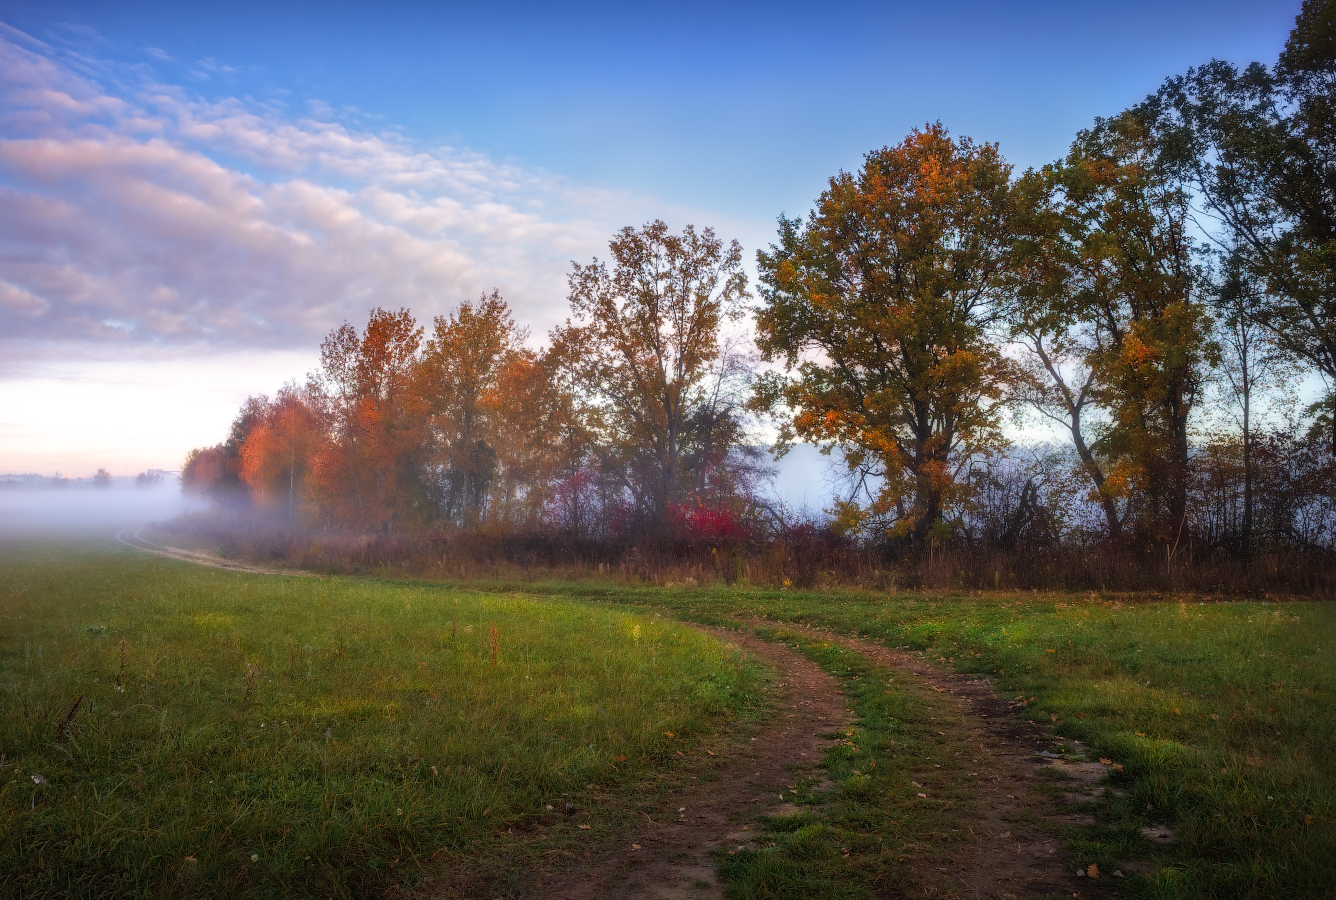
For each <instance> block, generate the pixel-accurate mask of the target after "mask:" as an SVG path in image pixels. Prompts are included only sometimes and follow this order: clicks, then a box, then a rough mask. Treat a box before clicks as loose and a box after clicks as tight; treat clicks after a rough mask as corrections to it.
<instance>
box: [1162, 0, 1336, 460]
mask: <svg viewBox="0 0 1336 900" xmlns="http://www.w3.org/2000/svg"><path fill="white" fill-rule="evenodd" d="M1334 23H1336V0H1304V4H1303V8H1302V10H1301V11H1300V13H1299V16H1298V18H1297V19H1296V21H1295V26H1294V30H1293V31H1292V32H1291V33H1290V37H1289V40H1288V41H1287V42H1286V44H1285V48H1284V50H1283V51H1282V53H1281V55H1280V58H1279V60H1278V61H1277V63H1276V65H1275V66H1274V67H1273V68H1271V69H1268V68H1267V67H1266V66H1264V65H1262V64H1260V63H1253V64H1251V65H1249V66H1247V67H1246V68H1244V69H1243V70H1239V69H1237V68H1235V67H1234V66H1232V65H1230V64H1228V63H1225V62H1221V61H1219V60H1214V61H1212V62H1211V63H1209V64H1208V65H1205V66H1202V67H1200V68H1195V69H1189V70H1188V72H1187V73H1186V74H1185V75H1181V76H1177V77H1174V78H1170V79H1168V80H1167V81H1166V82H1165V84H1164V86H1163V87H1162V88H1161V89H1160V91H1159V92H1158V93H1156V94H1155V95H1153V96H1151V97H1149V98H1147V100H1146V102H1145V103H1143V104H1141V106H1139V107H1138V108H1137V110H1136V113H1137V115H1138V116H1139V117H1141V118H1142V119H1143V120H1144V121H1145V122H1147V123H1148V125H1149V127H1153V128H1154V129H1156V130H1158V131H1160V132H1161V133H1163V134H1164V135H1166V137H1167V138H1168V139H1169V140H1171V141H1172V142H1173V144H1174V146H1175V148H1176V151H1177V163H1178V164H1179V165H1180V166H1181V167H1182V168H1183V170H1184V171H1185V172H1186V173H1188V175H1189V177H1190V178H1191V180H1192V183H1193V185H1194V187H1195V189H1196V192H1197V196H1198V197H1199V198H1200V200H1201V203H1202V206H1203V209H1204V211H1206V212H1208V213H1209V214H1211V216H1213V217H1214V219H1215V222H1216V224H1217V226H1219V227H1218V228H1217V229H1216V231H1217V234H1216V239H1217V240H1218V241H1219V243H1220V244H1221V246H1223V247H1230V246H1232V245H1235V244H1237V246H1238V248H1239V251H1240V252H1241V254H1242V256H1243V258H1244V259H1245V260H1246V262H1247V264H1248V266H1249V267H1250V269H1251V270H1252V272H1253V273H1254V274H1255V275H1256V276H1258V277H1259V278H1261V279H1262V281H1263V282H1264V284H1265V288H1266V293H1265V296H1266V297H1267V298H1268V303H1267V306H1266V308H1265V309H1263V310H1261V311H1260V313H1261V315H1260V317H1259V321H1260V322H1261V323H1262V324H1264V325H1265V326H1267V327H1268V328H1270V329H1271V330H1273V331H1274V332H1275V334H1276V336H1277V340H1278V342H1279V343H1280V345H1281V346H1282V347H1283V348H1284V349H1286V350H1288V351H1290V352H1291V353H1293V354H1294V355H1295V356H1297V357H1299V358H1301V359H1304V360H1306V361H1307V362H1308V363H1309V364H1310V365H1312V366H1313V367H1314V368H1315V369H1316V370H1317V371H1318V372H1320V373H1321V374H1322V376H1323V377H1324V379H1325V380H1326V382H1327V385H1328V393H1327V396H1326V397H1325V398H1324V400H1323V402H1322V404H1321V406H1322V407H1323V408H1324V409H1325V412H1324V417H1325V416H1330V420H1329V422H1328V424H1329V426H1330V428H1331V432H1330V435H1331V439H1332V441H1333V446H1336V415H1332V412H1333V411H1336V25H1334Z"/></svg>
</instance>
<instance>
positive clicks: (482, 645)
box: [0, 544, 1336, 898]
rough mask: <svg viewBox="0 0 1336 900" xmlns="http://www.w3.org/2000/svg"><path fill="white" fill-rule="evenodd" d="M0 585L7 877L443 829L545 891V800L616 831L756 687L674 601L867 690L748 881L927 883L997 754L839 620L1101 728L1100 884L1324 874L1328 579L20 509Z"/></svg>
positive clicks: (1311, 892) (1061, 733) (292, 881)
mask: <svg viewBox="0 0 1336 900" xmlns="http://www.w3.org/2000/svg"><path fill="white" fill-rule="evenodd" d="M0 613H2V615H0V705H2V706H0V716H2V717H0V752H2V753H4V754H5V758H4V760H3V765H4V768H3V769H0V893H4V894H5V895H6V896H9V895H15V896H70V895H74V896H78V895H83V896H143V895H160V896H197V895H209V896H257V897H260V896H331V895H334V896H378V895H382V894H383V893H384V892H385V891H386V890H392V889H393V890H409V891H412V890H418V889H423V890H429V888H425V887H424V881H423V879H424V878H425V877H428V876H429V873H432V872H436V873H437V874H439V873H440V862H439V861H440V859H441V853H442V852H444V853H445V854H447V856H448V858H449V859H450V860H453V861H455V862H459V861H468V860H473V861H477V860H483V861H484V862H483V863H482V864H481V866H482V868H483V869H487V870H489V871H492V872H495V873H504V877H498V878H496V879H494V883H496V884H500V885H502V887H503V888H504V889H503V890H499V891H497V892H496V893H498V894H505V895H507V896H509V895H514V894H517V893H522V892H523V890H524V887H525V879H526V871H525V866H528V865H531V864H532V863H533V860H534V859H535V856H534V851H533V846H532V845H533V843H534V841H535V840H536V839H537V838H535V834H537V833H538V832H541V831H543V829H544V828H550V833H549V834H547V836H544V837H542V838H541V839H542V840H544V841H550V840H552V838H551V835H552V834H555V833H556V832H558V831H560V832H561V833H562V835H563V837H562V838H561V840H562V841H565V842H566V844H565V845H563V846H565V847H568V848H578V847H579V846H580V842H581V841H585V842H588V846H590V847H594V846H595V845H597V843H598V842H599V841H601V840H604V839H605V837H606V836H607V833H608V831H609V830H611V829H614V828H615V822H616V819H617V815H618V808H619V807H624V808H625V809H627V810H629V809H632V807H633V806H634V804H635V803H638V802H641V801H642V800H643V796H642V794H643V791H645V790H646V789H647V788H646V785H647V784H649V785H650V787H649V789H650V790H652V789H653V788H652V784H653V781H654V779H655V778H656V777H659V776H660V775H661V774H662V773H663V772H665V771H670V770H672V769H673V768H674V767H678V768H680V767H681V766H682V765H684V763H683V759H684V757H682V756H680V755H679V754H678V751H682V750H686V751H688V756H691V755H692V754H691V753H690V751H692V750H693V749H695V748H699V747H702V746H712V747H714V748H715V749H716V750H720V751H721V752H722V750H723V749H724V748H725V747H726V746H727V743H728V742H729V741H738V740H743V739H744V737H743V735H745V733H746V730H747V728H748V727H750V726H749V724H748V723H749V722H755V721H757V719H758V717H761V716H764V715H767V714H768V712H769V710H768V706H767V704H768V701H767V699H766V698H767V691H768V688H767V685H768V683H769V678H770V673H767V672H766V671H763V670H762V669H760V668H759V667H757V666H756V665H755V664H754V663H751V662H748V661H747V660H746V659H744V657H743V656H742V655H740V654H739V653H738V652H737V650H736V649H735V648H731V647H728V646H727V645H725V644H722V643H720V642H718V641H716V640H714V639H712V638H710V637H707V636H705V635H702V634H700V633H699V632H696V631H694V630H693V629H691V628H689V627H687V626H686V625H684V624H682V623H684V622H698V623H701V624H724V625H730V626H733V627H742V628H744V629H746V630H749V631H751V632H752V633H753V634H754V635H755V638H756V639H765V640H780V641H784V642H785V643H788V644H790V645H791V646H795V647H797V648H798V649H799V650H801V651H802V652H803V653H805V654H807V655H808V656H809V658H811V659H812V660H813V661H815V662H816V663H818V664H819V665H820V666H822V667H823V668H825V669H826V670H827V671H828V672H830V673H831V674H833V675H835V676H836V677H837V678H838V679H839V681H840V684H841V688H842V690H843V691H844V692H845V694H846V696H847V697H848V698H849V702H850V708H851V709H852V710H853V711H854V714H855V716H856V721H857V724H856V726H855V727H854V728H852V729H851V730H849V731H848V732H847V733H845V732H841V734H840V737H841V740H840V742H839V744H838V745H837V746H836V747H835V748H834V749H832V750H831V752H830V754H829V756H828V758H827V759H826V760H825V761H824V766H825V774H826V775H828V776H829V778H830V779H831V780H830V785H831V786H830V787H829V789H826V790H818V789H816V788H815V787H814V786H813V785H812V784H805V785H804V786H803V787H802V788H801V790H800V791H799V795H800V798H801V799H800V804H801V812H800V813H799V814H797V815H790V816H783V817H779V818H775V819H771V820H768V821H765V822H763V823H762V833H763V837H764V839H763V840H762V841H761V842H760V844H758V845H757V846H753V847H748V848H746V849H743V850H739V851H737V852H735V853H730V854H724V853H723V852H722V849H721V852H720V854H719V855H718V857H717V860H718V863H719V867H720V872H721V874H722V876H723V878H724V880H725V882H726V883H727V884H728V890H729V895H730V896H731V897H736V898H762V897H770V898H777V897H794V898H797V897H866V896H879V895H886V894H893V895H899V894H905V893H906V892H912V891H914V890H916V889H919V888H922V887H924V886H925V884H927V882H925V881H924V880H923V878H922V876H923V873H924V872H925V871H928V869H927V868H926V867H929V866H931V867H936V866H937V865H938V864H939V863H942V862H943V861H946V860H949V859H950V858H951V857H952V854H960V853H964V852H969V851H970V848H971V847H972V846H975V845H972V844H971V843H970V839H969V838H968V837H967V836H966V834H967V831H968V828H967V827H966V826H967V825H968V824H969V823H970V822H971V821H974V819H973V818H972V817H973V816H975V815H976V814H977V809H976V806H974V805H972V804H976V803H977V802H978V801H977V798H975V797H974V796H973V794H972V791H971V788H970V784H971V781H970V779H969V777H967V776H971V775H973V774H974V773H971V772H967V771H966V770H967V769H970V768H974V769H976V770H977V769H978V768H979V765H978V760H971V759H969V758H968V754H966V756H964V757H962V756H961V754H959V753H952V752H948V749H949V748H950V747H952V746H955V744H954V743H952V742H957V743H959V742H960V741H961V740H963V739H964V738H963V735H965V734H966V732H967V731H968V728H969V726H970V723H968V722H966V721H964V720H963V719H962V720H949V715H948V709H947V708H946V707H943V706H942V704H941V703H939V702H938V697H936V696H935V695H933V694H932V693H931V692H930V691H929V690H928V689H927V688H926V687H925V686H924V685H922V684H919V683H917V682H916V680H915V679H913V678H907V677H905V673H904V672H901V671H897V670H895V669H893V668H889V667H887V666H885V665H882V664H878V663H876V662H874V661H873V660H871V659H869V658H868V657H867V656H865V655H863V654H861V653H858V652H854V651H852V650H850V649H848V648H844V647H841V646H838V645H837V644H835V643H832V641H831V640H829V639H827V638H825V637H823V636H822V635H821V634H819V633H818V632H817V631H816V630H815V629H822V630H824V631H826V632H832V633H837V634H842V635H848V636H852V637H857V638H861V639H865V640H867V641H868V642H871V643H877V644H879V645H883V646H888V647H903V648H907V649H909V650H913V651H917V652H920V653H922V654H923V657H924V658H925V659H927V660H929V661H931V662H933V663H934V664H935V665H937V666H939V667H940V668H941V669H942V670H944V671H956V672H961V673H974V674H982V675H987V676H989V677H990V678H991V679H992V682H993V684H994V685H995V686H996V688H997V690H998V691H999V693H1000V694H1002V696H1003V698H1004V700H1006V701H1010V702H1011V703H1013V704H1014V705H1015V709H1014V712H1013V715H1014V716H1015V717H1016V719H1017V720H1018V721H1028V722H1032V723H1036V727H1040V726H1042V727H1043V728H1044V729H1045V730H1046V733H1047V734H1048V735H1049V736H1050V738H1051V741H1052V747H1053V749H1054V750H1055V751H1057V752H1059V753H1063V752H1068V751H1069V750H1071V749H1072V748H1074V747H1075V746H1076V745H1075V744H1074V743H1073V742H1075V741H1080V742H1082V743H1083V745H1084V746H1085V747H1086V748H1087V750H1086V752H1087V754H1088V755H1089V756H1090V757H1091V758H1102V759H1107V760H1109V761H1110V765H1109V767H1108V769H1107V771H1108V780H1107V785H1108V786H1109V787H1110V788H1112V789H1113V790H1112V791H1110V792H1108V793H1105V794H1103V795H1102V797H1101V798H1100V800H1099V801H1098V802H1095V803H1091V804H1088V808H1087V809H1086V810H1085V812H1087V813H1088V814H1090V815H1092V816H1093V817H1094V824H1093V825H1068V826H1064V827H1063V828H1062V829H1061V839H1062V841H1063V842H1064V844H1065V847H1066V850H1067V852H1068V853H1069V854H1070V855H1071V856H1072V857H1073V858H1076V859H1079V860H1080V861H1081V864H1082V865H1085V864H1087V863H1093V864H1096V865H1098V866H1099V868H1100V870H1102V871H1103V872H1105V873H1111V872H1113V871H1119V872H1120V874H1121V875H1122V876H1123V877H1122V878H1120V879H1118V880H1117V881H1116V882H1114V881H1113V880H1112V879H1107V880H1106V882H1101V885H1103V886H1104V889H1105V890H1109V889H1112V890H1113V891H1114V892H1115V893H1116V894H1117V895H1119V896H1127V897H1146V898H1207V897H1210V898H1217V897H1239V898H1244V897H1246V898H1270V897H1326V896H1330V895H1331V888H1330V886H1331V885H1332V884H1336V802H1333V801H1334V800H1336V767H1333V766H1332V765H1331V764H1330V762H1329V756H1328V754H1329V748H1330V747H1331V746H1332V744H1333V740H1334V739H1336V712H1333V704H1332V700H1333V688H1336V664H1334V663H1333V660H1332V655H1333V650H1334V649H1336V608H1333V607H1332V606H1331V605H1330V604H1326V603H1320V602H1297V601H1296V602H1238V601H1231V602H1216V601H1214V600H1213V599H1212V598H1210V597H1207V596H1200V595H1182V596H1139V595H1101V594H1088V595H1071V594H1066V595H1055V594H1038V593H1015V592H1012V593H998V594H983V593H980V594H964V593H949V592H942V593H924V592H910V591H899V592H872V591H861V590H828V591H815V592H814V591H800V590H796V589H792V588H783V589H775V588H759V587H752V586H746V585H740V584H735V585H731V586H730V585H718V586H695V585H690V586H682V585H678V586H663V585H649V584H639V583H634V582H631V581H625V582H621V583H618V582H615V581H613V580H611V579H606V578H605V579H593V580H590V579H584V580H576V579H568V580H524V581H477V580H473V581H466V582H464V581H461V582H458V583H447V582H431V581H421V580H417V581H413V580H392V579H389V578H376V577H373V576H365V577H358V578H321V579H317V578H302V577H295V576H264V575H244V574H239V573H236V572H226V571H220V570H214V569H208V568H204V567H193V566H189V565H185V564H180V563H176V562H173V561H167V560H161V559H157V558H154V557H150V556H148V555H147V554H136V553H135V552H133V551H130V550H128V549H125V550H108V549H107V548H106V547H105V545H104V546H101V547H98V546H94V545H83V546H58V545H55V544H28V545H14V544H11V545H10V546H9V547H8V548H7V549H5V550H4V551H3V554H2V555H0ZM80 698H82V699H80ZM976 724H977V723H976ZM670 735H671V736H670ZM696 756H697V757H699V756H700V755H699V754H696ZM874 760H875V762H876V765H875V766H870V765H869V763H870V762H872V761H874ZM1114 763H1116V766H1115V765H1113V764H1114ZM693 771H694V770H693ZM925 771H926V772H927V775H926V776H925V775H924V774H923V773H924V772H925ZM925 777H926V778H931V779H933V781H931V782H928V781H924V779H925ZM911 779H918V780H919V781H923V783H924V784H925V785H929V787H928V788H927V790H929V791H931V792H932V801H931V802H929V801H924V800H923V799H922V795H921V794H919V793H916V791H917V785H916V784H915V782H913V781H911ZM39 780H40V781H39ZM911 785H914V786H913V787H911ZM594 795H597V797H598V799H597V800H595V799H593V797H594ZM568 804H569V805H568ZM549 807H552V808H551V809H549ZM595 807H597V808H595ZM575 810H578V812H574V811H575ZM572 816H573V817H572ZM586 820H588V821H589V822H592V823H593V828H592V829H590V830H577V829H578V827H579V825H580V824H585V823H586ZM600 823H602V824H600ZM609 823H611V824H609ZM1150 827H1154V828H1156V829H1159V830H1161V831H1163V830H1167V831H1168V832H1169V833H1171V834H1172V836H1173V837H1172V840H1170V841H1169V842H1167V843H1157V842H1156V841H1154V840H1152V839H1151V838H1150V837H1149V836H1148V832H1147V830H1146V829H1148V828H1150ZM549 845H550V844H549ZM549 845H545V846H549ZM933 871H935V868H934V869H933ZM1110 884H1112V888H1110V887H1109V885H1110ZM1091 887H1094V885H1091Z"/></svg>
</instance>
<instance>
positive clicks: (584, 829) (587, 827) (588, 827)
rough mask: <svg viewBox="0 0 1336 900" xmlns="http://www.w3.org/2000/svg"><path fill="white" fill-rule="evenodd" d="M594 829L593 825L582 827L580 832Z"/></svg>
mask: <svg viewBox="0 0 1336 900" xmlns="http://www.w3.org/2000/svg"><path fill="white" fill-rule="evenodd" d="M592 827H593V826H592V825H581V826H580V830H581V831H588V830H589V829H590V828H592Z"/></svg>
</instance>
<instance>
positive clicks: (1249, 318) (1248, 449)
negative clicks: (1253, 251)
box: [1213, 252, 1297, 556]
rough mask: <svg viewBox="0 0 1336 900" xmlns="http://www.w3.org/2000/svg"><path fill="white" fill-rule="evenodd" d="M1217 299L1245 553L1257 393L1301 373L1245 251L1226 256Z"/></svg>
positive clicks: (1245, 551) (1251, 521)
mask: <svg viewBox="0 0 1336 900" xmlns="http://www.w3.org/2000/svg"><path fill="white" fill-rule="evenodd" d="M1213 299H1214V304H1215V308H1216V325H1217V328H1216V331H1217V335H1218V342H1219V346H1220V350H1221V354H1220V357H1221V358H1220V362H1221V365H1220V377H1221V381H1222V382H1223V386H1224V388H1225V392H1226V395H1227V397H1228V399H1229V400H1230V401H1232V404H1233V405H1234V406H1235V407H1236V408H1237V411H1238V425H1239V430H1240V439H1241V451H1242V469H1243V516H1242V521H1241V522H1240V523H1239V529H1238V535H1237V540H1238V549H1239V552H1240V553H1242V554H1243V555H1244V556H1247V555H1248V554H1249V553H1250V552H1251V551H1252V545H1253V530H1254V513H1253V510H1254V506H1255V503H1254V494H1255V490H1254V483H1255V481H1256V469H1257V466H1256V461H1255V455H1256V454H1255V432H1256V424H1257V423H1256V420H1257V414H1256V399H1257V397H1258V395H1259V394H1261V393H1262V392H1263V391H1266V390H1268V389H1274V388H1278V387H1282V386H1283V385H1284V384H1285V382H1286V380H1287V379H1288V378H1290V377H1292V376H1294V375H1296V374H1297V373H1296V372H1295V366H1294V363H1293V360H1292V357H1291V356H1290V354H1289V353H1287V352H1286V351H1285V350H1284V349H1283V348H1282V347H1281V346H1280V344H1279V343H1278V342H1277V340H1276V335H1275V333H1274V332H1273V331H1271V330H1269V329H1267V328H1265V327H1264V326H1263V324H1262V322H1263V319H1264V318H1265V312H1264V311H1265V308H1266V306H1267V304H1268V302H1269V301H1268V298H1267V297H1266V295H1265V292H1264V285H1263V284H1262V283H1261V281H1260V279H1258V278H1257V277H1256V274H1255V272H1254V271H1253V270H1252V268H1251V266H1249V265H1248V261H1247V257H1246V254H1244V253H1239V252H1234V253H1230V254H1228V255H1226V256H1225V258H1224V262H1223V265H1222V266H1221V271H1220V278H1219V280H1218V282H1217V284H1216V285H1215V290H1214V298H1213Z"/></svg>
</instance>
